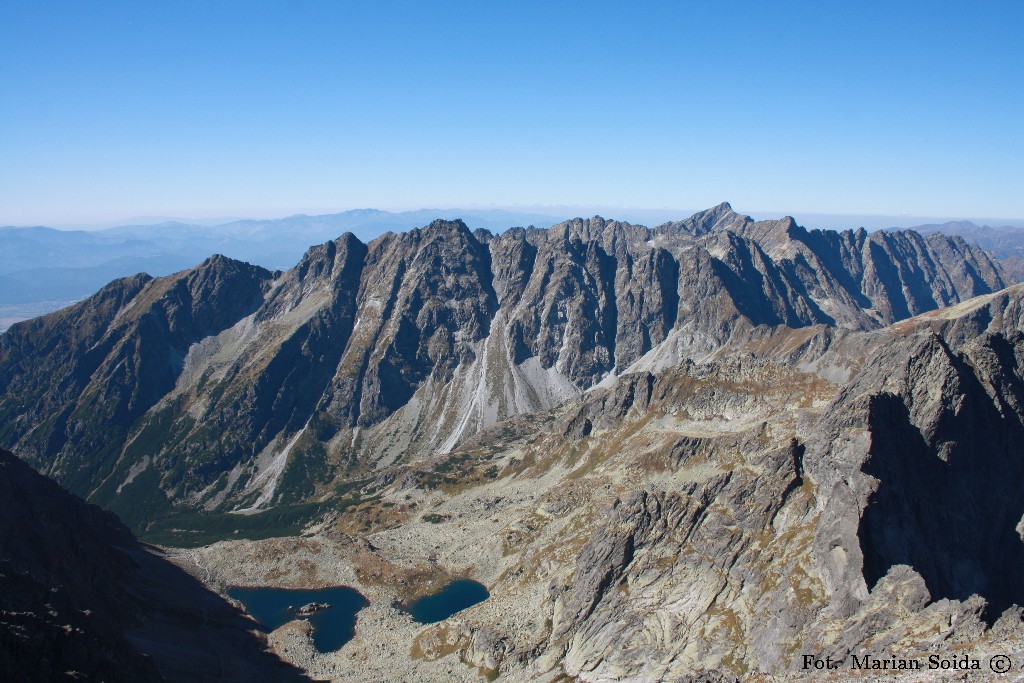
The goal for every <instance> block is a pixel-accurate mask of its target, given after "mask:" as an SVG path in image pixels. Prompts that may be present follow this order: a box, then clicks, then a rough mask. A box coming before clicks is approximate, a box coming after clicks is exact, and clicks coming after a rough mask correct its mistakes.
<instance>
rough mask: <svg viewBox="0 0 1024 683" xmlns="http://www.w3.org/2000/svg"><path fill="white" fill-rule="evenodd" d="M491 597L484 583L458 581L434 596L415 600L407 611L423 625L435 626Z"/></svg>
mask: <svg viewBox="0 0 1024 683" xmlns="http://www.w3.org/2000/svg"><path fill="white" fill-rule="evenodd" d="M489 597H491V594H490V593H488V592H487V587H486V586H484V585H483V584H482V583H478V582H476V581H473V580H471V579H458V580H456V581H452V582H451V583H449V584H447V585H446V586H445V587H444V588H442V589H441V590H439V591H438V592H436V593H434V594H432V595H424V596H423V597H422V598H417V599H416V600H413V601H412V602H411V603H409V605H408V606H407V607H406V608H405V611H407V612H408V613H409V614H410V615H411V616H412V618H413V619H415V620H416V621H418V622H420V623H421V624H434V623H436V622H438V621H443V620H444V619H447V618H448V617H450V616H452V615H453V614H455V613H456V612H461V611H462V610H464V609H466V608H467V607H472V606H473V605H475V604H477V603H480V602H483V601H484V600H486V599H487V598H489Z"/></svg>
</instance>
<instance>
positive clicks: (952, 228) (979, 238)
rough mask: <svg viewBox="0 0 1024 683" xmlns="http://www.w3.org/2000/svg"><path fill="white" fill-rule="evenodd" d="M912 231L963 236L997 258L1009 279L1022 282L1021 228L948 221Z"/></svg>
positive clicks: (1023, 247) (1023, 237) (1023, 230)
mask: <svg viewBox="0 0 1024 683" xmlns="http://www.w3.org/2000/svg"><path fill="white" fill-rule="evenodd" d="M912 229H913V230H916V231H917V232H919V233H921V234H922V235H932V234H935V233H937V232H941V233H943V234H944V235H957V236H959V237H963V238H964V239H965V240H967V241H968V242H970V243H971V244H977V245H978V246H979V247H981V248H982V249H985V250H986V251H988V252H989V253H991V254H992V255H993V256H995V257H996V258H997V259H999V262H1000V264H1001V265H1002V266H1003V270H1005V271H1006V274H1007V275H1008V276H1009V277H1010V279H1011V280H1013V281H1014V282H1024V228H1018V227H1014V226H1012V225H1003V226H999V227H995V228H993V227H991V226H988V225H976V224H974V223H972V222H970V221H949V222H947V223H932V224H928V225H919V226H917V227H915V228H912Z"/></svg>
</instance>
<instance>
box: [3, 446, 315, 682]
mask: <svg viewBox="0 0 1024 683" xmlns="http://www.w3.org/2000/svg"><path fill="white" fill-rule="evenodd" d="M254 627H255V624H254V623H253V622H251V621H249V620H248V619H246V618H245V617H243V616H242V614H241V613H239V612H238V611H237V610H236V609H235V608H234V607H232V606H231V605H230V604H228V603H227V602H225V601H224V600H223V599H222V598H220V597H219V596H217V595H215V594H214V593H211V592H209V591H208V590H207V589H206V588H204V587H203V586H202V584H200V583H199V582H198V581H196V580H195V579H193V578H192V577H191V576H189V575H188V574H186V573H185V572H184V571H182V570H181V569H179V568H178V567H176V566H175V565H173V564H171V563H170V562H168V561H167V560H164V559H162V558H161V557H160V556H159V554H157V553H155V552H154V551H152V550H149V549H146V548H143V547H142V546H140V545H139V544H138V542H137V541H136V540H135V538H134V537H133V536H132V534H131V532H130V531H129V530H128V529H127V528H126V527H125V526H124V525H123V524H121V523H120V522H119V521H118V519H117V518H116V517H115V516H114V515H112V514H111V513H109V512H105V511H103V510H101V509H100V508H98V507H96V506H94V505H89V504H87V503H85V502H83V501H82V500H80V499H78V498H76V497H75V496H72V495H71V494H69V493H67V492H66V491H64V490H62V489H61V488H60V487H59V486H58V485H57V484H55V483H54V482H53V481H51V480H49V479H47V478H46V477H43V476H41V475H39V474H38V473H36V472H35V471H33V470H32V469H31V468H30V467H29V466H28V465H26V464H25V463H24V462H22V461H21V460H19V459H18V458H16V457H15V456H14V455H12V454H10V453H8V452H6V451H0V678H3V680H8V681H57V680H69V681H70V680H89V681H100V680H103V681H111V682H112V681H143V680H144V681H160V680H167V681H205V680H211V678H215V679H217V680H232V681H295V682H296V683H297V682H298V681H305V680H308V679H306V678H305V677H304V676H302V675H301V674H300V672H299V671H297V670H295V669H293V668H291V667H289V666H287V665H285V664H283V663H282V662H281V661H280V660H278V659H277V658H276V657H275V656H273V655H271V654H269V653H267V652H265V651H264V646H263V645H262V643H261V642H260V641H259V640H258V639H257V638H256V636H255V635H253V634H252V633H250V629H253V628H254Z"/></svg>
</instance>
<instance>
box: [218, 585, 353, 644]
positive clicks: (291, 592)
mask: <svg viewBox="0 0 1024 683" xmlns="http://www.w3.org/2000/svg"><path fill="white" fill-rule="evenodd" d="M228 595H230V596H231V597H232V598H234V599H235V600H238V601H239V602H241V603H242V604H243V605H245V611H246V612H248V613H249V614H251V615H252V617H253V618H254V619H255V620H256V621H258V622H260V623H261V624H263V626H264V627H266V629H267V630H268V631H273V630H274V629H275V628H277V627H278V626H281V625H282V624H286V623H288V622H289V621H292V620H293V619H306V620H308V621H309V623H310V625H311V626H312V627H313V647H315V648H316V649H317V650H318V651H320V652H334V651H335V650H337V649H339V648H340V647H341V646H342V645H344V644H345V643H347V642H348V641H350V640H352V638H353V636H355V634H356V614H357V613H358V612H359V610H361V609H362V608H364V607H366V606H367V605H369V604H370V603H369V601H368V600H367V599H366V598H364V597H363V596H362V594H361V593H359V591H357V590H355V589H353V588H349V587H348V586H336V587H334V588H320V589H316V590H312V589H296V588H229V589H228ZM311 602H318V603H327V604H328V605H330V607H328V608H327V609H322V610H320V611H318V612H316V613H315V614H312V615H310V616H305V617H297V616H296V614H295V613H296V611H297V610H298V609H299V608H300V607H302V606H303V605H308V604H309V603H311Z"/></svg>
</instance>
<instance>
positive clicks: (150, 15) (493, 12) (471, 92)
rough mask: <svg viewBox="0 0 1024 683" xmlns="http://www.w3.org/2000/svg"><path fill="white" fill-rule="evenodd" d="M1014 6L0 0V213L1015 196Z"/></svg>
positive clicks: (956, 204)
mask: <svg viewBox="0 0 1024 683" xmlns="http://www.w3.org/2000/svg"><path fill="white" fill-rule="evenodd" d="M1022 35H1024V1H1022V0H1012V1H1008V2H983V1H979V2H967V1H963V2H942V1H937V0H929V1H928V2H891V1H888V2H820V1H818V2H804V3H787V2H777V1H776V2H754V1H750V2H728V1H724V2H711V1H710V0H709V1H707V2H673V3H654V2H625V1H623V2H616V3H600V2H578V3H576V2H538V3H523V2H490V1H488V0H479V1H476V2H464V3H463V2H425V1H424V2H311V1H306V0H290V1H281V2H256V1H254V0H248V1H246V2H229V1H225V0H217V1H215V2H209V1H204V2H186V1H184V0H163V1H160V2H154V1H147V0H130V1H123V2H121V1H113V0H94V1H90V2H86V1H78V0H75V1H69V2H50V1H43V0H28V1H23V0H3V1H2V2H0V225H2V224H35V223H44V224H54V223H62V222H63V223H67V222H76V221H77V222H85V221H94V220H95V221H99V220H112V219H117V218H123V217H128V216H136V215H173V216H186V217H201V216H212V215H216V216H222V215H224V216H239V215H242V216H264V217H271V216H280V215H285V214H288V213H297V212H305V213H324V212H330V211H339V210H343V209H348V208H356V207H375V208H382V209H405V208H419V207H428V206H429V207H451V206H461V207H483V206H490V205H496V206H503V207H514V206H529V207H542V206H544V205H550V204H557V205H601V206H623V207H643V208H663V207H672V208H674V207H690V208H700V207H706V206H711V205H714V204H717V203H718V202H720V201H723V200H728V201H731V202H732V204H733V206H734V207H735V208H736V209H737V210H739V211H743V212H748V213H750V212H753V211H777V212H778V213H779V214H780V215H781V214H783V213H797V212H801V211H802V212H821V213H852V214H872V213H877V214H901V213H910V214H916V215H923V216H948V217H976V216H983V217H1006V218H1021V217H1024V40H1022V39H1021V36H1022Z"/></svg>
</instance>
